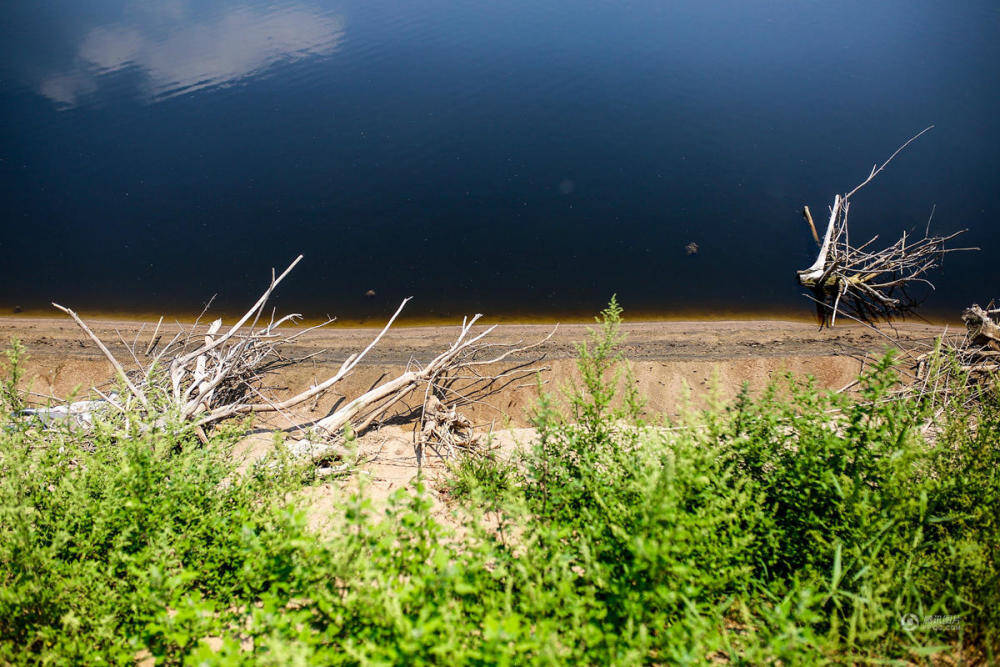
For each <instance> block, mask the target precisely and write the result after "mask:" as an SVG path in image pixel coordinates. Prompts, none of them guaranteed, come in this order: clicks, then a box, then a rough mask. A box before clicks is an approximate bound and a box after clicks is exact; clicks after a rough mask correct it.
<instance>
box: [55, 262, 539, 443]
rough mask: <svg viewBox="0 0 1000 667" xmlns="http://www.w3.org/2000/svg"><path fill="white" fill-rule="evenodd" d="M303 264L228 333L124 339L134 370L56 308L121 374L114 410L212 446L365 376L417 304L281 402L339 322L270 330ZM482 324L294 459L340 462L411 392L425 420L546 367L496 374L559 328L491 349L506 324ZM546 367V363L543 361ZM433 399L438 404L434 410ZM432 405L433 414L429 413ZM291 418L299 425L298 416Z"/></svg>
mask: <svg viewBox="0 0 1000 667" xmlns="http://www.w3.org/2000/svg"><path fill="white" fill-rule="evenodd" d="M301 259H302V256H301V255H300V256H299V257H297V258H296V259H295V260H294V261H293V262H292V263H291V264H290V265H289V266H288V268H287V269H285V270H284V271H283V272H282V273H281V274H280V275H275V273H274V271H272V273H271V281H270V284H269V285H268V287H267V289H266V290H265V291H264V292H263V294H261V296H260V298H259V299H258V300H257V302H256V303H255V304H254V305H253V306H252V307H251V308H250V309H249V310H247V311H246V313H245V314H244V315H243V316H242V317H241V318H240V319H239V320H237V322H236V323H234V324H233V325H232V326H230V327H228V328H224V327H223V323H222V320H221V319H220V320H215V321H214V322H212V324H211V325H210V326H209V327H208V328H207V330H205V331H199V326H198V322H196V323H195V325H193V326H192V327H190V328H188V329H182V330H181V331H180V332H179V333H177V334H176V335H175V336H174V337H173V338H172V339H171V340H170V341H169V342H168V343H167V344H166V345H163V346H160V342H161V340H162V336H159V335H158V333H159V330H160V325H161V324H162V321H163V320H162V318H161V319H160V322H159V323H157V326H156V329H155V330H154V332H153V335H152V336H151V338H150V341H149V343H148V344H147V345H145V346H141V345H140V344H139V341H138V335H137V336H136V338H135V340H133V341H132V342H131V343H128V342H126V341H125V340H124V339H123V338H122V337H121V335H120V334H119V341H120V343H121V344H122V345H123V346H124V348H125V350H126V351H127V356H128V360H127V361H126V362H125V363H122V361H121V360H119V359H118V358H116V357H115V355H114V354H112V352H111V351H110V350H109V349H108V346H107V345H106V344H105V343H104V342H103V341H101V340H100V338H98V336H97V335H96V334H95V333H94V332H93V330H92V329H91V328H90V327H89V326H88V325H87V324H86V323H85V322H84V321H83V320H82V319H81V318H80V317H79V316H78V315H77V314H76V313H75V312H73V311H72V310H70V309H69V308H65V307H63V306H60V305H58V304H53V305H54V306H55V307H56V308H58V309H60V310H62V311H63V312H65V313H66V314H68V315H69V316H70V317H71V318H73V320H74V321H75V322H76V324H77V325H78V326H79V327H80V328H81V329H82V330H83V331H84V333H85V334H86V335H87V336H88V337H89V338H90V339H91V340H92V341H93V342H94V343H95V344H96V345H97V346H98V348H100V350H101V352H102V353H103V354H104V356H105V357H106V358H107V359H108V361H109V362H110V363H111V365H112V366H113V367H114V369H115V374H116V378H117V380H118V381H119V384H120V387H121V390H120V391H119V392H117V393H107V394H105V393H101V392H100V391H99V390H98V389H96V388H95V389H94V391H95V392H96V393H97V394H98V395H99V396H100V397H101V400H102V401H103V402H104V403H105V404H106V405H108V406H111V408H113V409H116V410H119V411H121V412H122V413H123V414H125V415H130V414H139V415H141V416H142V417H143V422H144V423H149V424H153V425H154V426H155V425H157V424H163V423H164V422H165V420H166V419H167V418H168V416H169V417H175V416H176V417H179V418H180V419H181V420H182V421H185V422H188V423H191V424H193V425H194V426H195V428H196V429H197V431H196V432H197V433H198V434H199V437H201V438H202V439H203V440H207V436H206V430H209V429H211V428H213V427H215V426H216V425H217V424H219V423H220V422H222V421H224V420H226V419H229V418H231V417H235V416H239V415H248V414H258V413H266V412H280V413H282V414H286V411H288V410H290V409H292V408H295V407H296V406H299V405H300V404H302V403H305V402H306V401H310V400H313V399H316V398H317V397H319V396H320V395H321V394H323V393H324V392H326V391H328V390H329V389H330V388H331V387H333V386H334V385H336V384H337V383H338V382H340V381H342V380H343V379H344V378H346V377H348V376H349V375H350V374H351V373H352V371H354V370H355V369H356V368H357V366H358V364H359V363H361V361H362V360H363V359H364V358H365V356H366V355H367V354H368V353H369V352H371V350H372V349H373V348H374V347H375V346H376V345H377V344H378V343H379V341H380V340H382V338H383V337H384V336H385V334H386V333H387V332H388V331H389V329H390V327H392V325H393V323H394V322H395V321H396V319H397V318H398V317H399V314H400V313H401V312H402V311H403V308H404V307H405V306H406V304H407V303H408V302H409V300H410V299H409V298H407V299H404V300H403V301H402V303H401V304H400V305H399V307H398V308H397V309H396V312H395V313H394V314H393V315H392V317H391V318H389V321H388V322H387V323H386V325H385V326H384V327H383V328H382V329H381V331H379V333H378V334H377V335H376V336H375V337H374V338H373V339H372V340H371V342H370V343H369V344H368V345H367V346H366V347H365V348H364V349H363V350H361V351H360V352H357V353H355V354H352V355H350V356H348V358H347V359H345V360H344V361H343V363H341V365H340V367H339V368H338V370H337V371H336V372H335V373H333V374H332V375H330V376H329V377H328V378H327V379H325V380H324V381H322V382H319V383H317V384H313V385H312V386H309V387H305V388H303V389H301V390H300V391H299V392H297V393H295V394H294V395H292V396H290V397H287V398H281V399H279V398H278V397H276V396H274V395H273V393H272V392H271V391H270V390H269V389H268V388H267V386H266V384H265V378H266V377H267V376H268V375H270V374H272V373H274V372H275V371H276V370H278V369H280V368H283V367H286V366H289V365H293V364H296V363H299V362H301V361H304V360H305V359H308V358H309V357H308V356H307V357H300V358H295V357H293V356H291V355H290V354H289V353H288V350H290V349H291V348H292V346H293V344H294V343H295V341H296V339H298V338H300V337H301V336H303V335H305V334H307V333H309V332H310V331H313V330H314V329H317V328H319V327H322V326H325V325H327V324H329V323H330V322H332V321H333V320H332V319H331V320H328V321H326V322H324V323H323V324H320V325H318V326H316V327H309V328H306V329H303V330H299V331H295V332H292V333H289V331H288V330H287V329H285V328H283V327H284V326H285V325H288V324H294V323H295V322H297V321H299V320H300V319H301V316H300V315H299V314H290V315H285V316H284V317H280V318H276V317H275V315H274V314H273V311H272V314H271V315H270V316H269V317H267V318H266V323H263V324H262V322H263V321H264V320H265V309H266V307H267V302H268V300H269V299H270V297H271V295H272V293H273V292H274V290H275V288H276V287H277V286H278V284H279V283H280V282H281V281H282V280H283V279H284V278H285V277H286V276H287V275H288V274H289V273H290V272H291V270H292V269H293V268H295V266H296V265H297V264H298V263H299V261H301ZM206 310H207V307H206ZM203 315H204V312H203V313H202V316H203ZM481 317H482V315H478V314H477V315H475V316H474V317H472V318H466V319H464V320H463V322H462V327H461V329H460V332H459V334H458V336H457V338H456V340H455V342H454V343H453V344H452V345H451V346H450V347H449V348H448V349H447V350H445V351H444V352H442V353H441V354H439V355H438V356H437V357H435V358H434V359H432V360H431V361H430V362H428V363H427V364H426V365H421V364H419V363H418V362H416V361H415V360H411V361H410V363H409V364H408V365H407V369H406V371H405V372H404V373H403V374H401V375H399V376H398V377H396V378H393V379H391V380H388V381H386V382H383V383H381V384H378V385H377V386H375V387H373V388H372V389H370V390H369V391H367V392H365V393H364V394H362V395H361V396H358V397H357V398H355V399H353V400H351V401H348V402H347V403H346V404H345V405H343V406H341V407H339V408H337V409H336V410H334V411H333V412H332V413H331V414H329V415H327V416H326V417H324V418H322V419H320V420H318V421H315V422H300V428H301V430H302V431H303V432H308V434H309V437H308V438H305V439H303V440H300V441H298V442H296V443H293V445H292V447H291V449H292V451H293V452H294V453H298V454H300V455H302V456H308V457H311V458H313V459H314V460H317V461H318V460H322V459H327V458H329V457H330V456H331V455H337V454H339V453H341V451H342V450H341V449H340V448H339V446H338V441H339V439H340V438H341V436H342V434H343V432H344V430H345V428H348V427H350V429H351V430H352V431H353V432H355V433H360V432H362V431H364V430H365V429H367V428H369V427H370V426H371V425H372V424H374V423H376V422H377V421H378V420H379V419H381V418H383V417H384V416H385V415H386V414H387V413H388V411H389V410H390V409H391V408H392V407H393V406H395V405H396V404H397V403H399V402H400V401H403V400H404V399H405V398H406V397H407V396H409V395H410V394H414V393H415V392H416V393H419V391H420V390H421V389H423V403H424V412H425V414H427V413H429V414H437V413H438V410H437V408H436V407H435V406H436V405H438V404H440V401H438V399H437V395H438V394H442V393H443V392H450V393H451V394H453V396H452V397H451V398H450V399H449V400H450V401H451V402H452V403H453V404H455V405H458V404H462V403H468V402H475V401H478V400H480V398H481V397H482V396H484V395H489V394H491V393H493V392H494V391H496V390H497V389H498V388H499V387H502V386H503V385H505V384H506V383H509V382H512V381H516V380H518V379H523V378H527V377H529V376H531V375H533V374H535V373H537V372H539V371H540V370H543V369H544V367H539V366H535V365H532V363H523V362H519V363H516V364H515V365H513V366H512V367H508V368H504V369H503V370H501V371H500V372H494V371H495V368H496V366H497V365H498V364H503V363H504V362H507V360H508V359H510V358H511V357H512V356H514V355H518V354H521V353H524V352H526V351H528V350H532V349H534V348H537V347H539V346H540V345H542V344H543V343H545V342H546V341H548V340H549V339H550V338H551V337H552V335H553V333H555V330H553V331H552V332H550V333H549V335H548V336H546V337H544V338H543V339H541V340H539V341H537V342H535V343H531V344H522V342H518V343H514V344H500V343H492V342H486V339H487V337H488V336H489V335H490V334H491V333H492V332H493V331H494V330H495V329H496V325H494V326H491V327H488V328H486V329H485V330H482V331H479V332H476V333H474V332H473V327H474V325H475V324H476V322H477V321H478V320H479V319H480V318H481ZM200 319H201V317H199V321H200ZM310 356H312V355H310ZM538 360H540V358H539V359H535V361H538ZM126 366H129V367H130V368H128V369H127V368H126ZM460 379H464V380H465V382H464V383H463V384H462V385H461V387H459V388H456V384H455V383H456V381H457V380H460ZM431 399H433V400H434V401H438V403H431V402H430V400H431ZM428 406H430V407H431V408H432V409H430V410H428ZM452 412H454V409H452ZM286 416H287V417H288V418H289V421H291V422H292V423H295V421H294V418H293V417H292V416H289V415H288V414H286ZM463 419H464V418H463ZM456 420H457V416H456V419H453V420H452V426H454V425H455V424H456V423H457V421H456ZM425 421H426V420H425ZM466 422H467V420H465V422H462V429H464V431H465V432H467V436H463V437H466V441H467V443H473V442H478V441H477V440H475V439H474V438H473V436H472V435H471V428H472V425H471V423H470V424H467V425H466ZM453 430H454V429H453ZM449 451H451V450H450V449H449Z"/></svg>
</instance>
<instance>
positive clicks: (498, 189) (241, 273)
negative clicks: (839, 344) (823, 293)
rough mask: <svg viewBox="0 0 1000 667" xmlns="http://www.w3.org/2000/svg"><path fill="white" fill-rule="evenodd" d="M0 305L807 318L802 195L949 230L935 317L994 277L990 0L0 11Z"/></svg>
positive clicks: (901, 222) (866, 214) (996, 145)
mask: <svg viewBox="0 0 1000 667" xmlns="http://www.w3.org/2000/svg"><path fill="white" fill-rule="evenodd" d="M0 30H2V34H3V39H2V41H0V54H2V55H0V119H2V125H0V220H2V234H0V306H2V307H3V311H4V312H10V311H11V310H12V309H14V308H15V307H18V308H20V309H21V310H22V311H24V312H37V311H41V310H44V309H45V308H46V307H47V304H48V302H50V301H53V300H56V301H59V302H61V303H64V304H66V305H69V306H73V307H76V308H78V309H81V310H84V311H88V310H89V311H102V312H109V311H118V312H128V311H132V312H137V313H138V312H141V313H149V312H161V311H162V312H167V313H173V314H192V313H195V312H197V311H198V310H199V309H200V307H201V305H202V304H203V303H204V302H205V300H206V299H207V298H208V297H210V296H211V295H213V294H216V293H217V294H218V299H217V304H218V306H219V307H220V308H221V309H223V310H228V311H233V310H236V309H238V308H239V306H241V305H243V304H244V303H245V302H247V301H251V300H252V299H253V298H254V297H255V295H256V293H257V292H258V291H259V290H260V289H261V288H262V286H263V284H265V283H266V279H267V276H268V272H269V270H270V267H272V266H278V267H279V268H281V267H282V266H284V265H285V264H286V263H287V262H288V261H290V260H291V259H292V258H293V257H294V256H295V255H297V254H298V253H302V254H304V255H305V259H304V261H303V263H302V264H301V265H300V267H299V268H298V269H297V270H296V271H295V273H293V274H292V276H291V277H290V278H289V279H288V281H287V283H286V284H284V285H283V286H282V287H281V289H280V292H279V294H278V303H279V304H280V305H281V306H282V307H283V308H284V309H286V310H288V309H293V310H299V311H302V312H304V313H305V314H306V315H308V316H310V317H317V316H320V315H322V314H325V313H330V314H334V315H339V316H341V317H344V318H346V319H349V320H366V321H371V318H378V317H382V316H384V315H385V314H388V313H390V312H391V311H392V309H393V308H394V306H395V305H396V303H397V302H398V300H399V299H400V298H402V297H404V296H414V297H415V300H414V302H413V303H412V306H411V308H410V312H411V314H412V316H413V317H418V318H422V319H428V318H443V317H447V318H452V317H455V316H458V315H460V314H462V313H466V312H485V313H488V314H490V315H493V316H499V317H508V318H512V317H545V318H555V317H572V316H578V315H585V314H591V313H594V312H596V311H597V310H598V309H599V308H600V307H601V306H602V305H603V304H604V303H606V301H607V299H608V297H609V296H610V295H611V294H612V293H617V294H618V295H619V299H620V300H621V301H622V302H623V304H624V305H625V307H626V309H627V311H628V312H630V313H632V314H633V315H636V316H690V315H706V314H723V315H729V314H738V315H754V314H774V313H781V314H784V315H796V314H799V315H803V316H809V315H810V314H811V313H812V308H811V306H810V304H809V302H808V301H807V300H806V299H805V298H804V297H802V296H801V290H800V289H799V288H798V287H797V285H796V283H795V278H794V276H795V270H796V269H799V268H803V267H805V266H807V265H808V264H810V263H811V261H812V259H813V257H812V255H813V253H814V252H815V245H814V244H813V242H812V239H811V236H810V234H809V232H808V228H807V226H806V225H805V223H804V222H803V220H802V218H801V215H800V209H801V206H802V205H803V204H808V205H810V207H811V209H812V211H813V212H814V216H815V217H816V218H818V219H825V216H824V215H823V214H822V212H823V211H824V210H825V209H826V207H827V206H828V205H829V204H830V203H831V202H832V199H833V195H834V193H836V192H844V191H846V190H848V189H850V188H852V187H853V186H854V185H856V184H857V183H858V182H859V181H861V180H862V179H863V178H864V177H865V176H866V175H867V173H868V171H869V170H870V168H871V165H872V164H873V163H875V162H876V161H880V160H881V159H884V158H885V157H887V156H888V155H889V154H890V153H892V151H893V150H894V149H895V148H896V147H897V146H898V145H899V144H901V143H902V142H903V141H904V140H906V139H907V138H908V137H909V136H911V135H913V134H915V133H916V132H918V131H919V130H921V129H923V128H924V127H926V126H928V125H930V124H934V125H935V126H936V127H935V129H934V130H933V131H931V132H929V133H928V134H926V135H924V136H923V137H921V138H920V139H919V140H918V141H917V142H916V143H914V144H913V145H912V146H911V147H910V148H909V149H907V150H906V151H905V152H904V153H903V154H901V155H900V156H899V157H898V158H897V159H896V161H895V162H894V163H893V164H892V165H891V166H890V167H889V168H888V169H887V171H886V172H885V173H884V174H883V175H882V176H880V177H879V179H878V180H877V181H876V182H875V183H873V184H872V185H870V186H869V187H868V188H866V189H865V190H863V191H862V193H860V194H858V195H857V196H856V197H855V199H854V205H853V207H852V227H851V230H852V236H856V237H860V236H871V235H874V234H882V238H883V239H885V240H886V241H889V240H890V239H894V238H895V237H896V236H897V235H898V234H899V232H901V231H902V230H904V229H906V230H910V229H917V230H921V231H922V230H923V229H924V226H925V224H926V223H927V220H928V217H929V215H930V213H931V211H932V209H933V210H934V217H933V220H932V222H931V225H932V229H935V230H937V231H940V232H946V231H951V230H954V229H960V228H966V227H967V228H969V230H970V231H969V233H968V234H967V235H966V238H965V240H964V243H966V244H972V245H978V246H981V247H982V248H983V251H982V252H979V253H974V254H968V255H952V256H950V257H949V258H948V261H947V263H946V266H945V267H944V269H943V270H942V271H940V272H938V273H936V274H935V282H936V284H937V288H938V289H937V291H936V292H935V293H934V294H932V295H931V296H930V297H929V299H928V301H927V302H926V310H925V312H926V313H927V314H929V315H936V314H954V313H955V312H957V309H958V308H960V307H961V306H963V305H966V304H968V303H971V302H972V301H979V302H984V301H986V300H988V299H989V298H991V297H996V296H1000V262H998V261H997V260H996V258H997V256H998V251H1000V247H998V246H1000V224H998V222H997V214H998V209H1000V159H998V158H1000V121H998V118H1000V114H998V108H1000V5H997V3H995V2H981V1H975V0H969V1H967V2H960V3H956V2H946V1H929V0H886V1H885V2H877V3H873V2H860V1H844V2H813V1H808V2H807V1H795V2H792V1H780V0H775V1H770V2H764V1H749V0H720V1H704V0H690V1H680V0H678V1H673V2H671V1H667V0H660V1H654V0H636V1H627V0H620V1H618V2H610V1H593V0H573V1H572V2H569V1H559V0H506V1H505V2H488V1H487V0H478V1H471V0H451V1H445V0H406V1H400V0H393V1H387V0H364V1H361V0H342V1H337V2H308V1H302V2H295V1H284V2H252V1H250V2H207V1H205V0H150V1H147V2H138V1H132V0H128V1H126V0H92V1H91V2H86V3H81V2H79V1H78V0H72V1H69V0H54V1H52V2H46V3H33V2H21V1H14V2H5V3H2V4H0Z"/></svg>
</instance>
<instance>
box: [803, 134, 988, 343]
mask: <svg viewBox="0 0 1000 667" xmlns="http://www.w3.org/2000/svg"><path fill="white" fill-rule="evenodd" d="M931 127H933V126H931ZM930 129H931V128H930V127H928V128H926V129H925V130H923V131H922V132H920V133H919V134H917V135H915V136H914V137H912V138H911V139H910V140H909V141H907V142H906V143H904V144H903V145H902V146H900V147H899V148H898V149H897V150H896V152H895V153H893V154H892V155H891V156H889V159H888V160H886V161H885V162H884V163H882V165H881V166H879V165H875V166H874V167H872V170H871V173H870V174H869V175H868V178H866V179H865V180H864V181H863V182H862V183H860V184H859V185H858V186H857V187H855V188H854V189H853V190H851V191H850V192H849V193H847V194H845V195H840V194H838V195H836V196H835V197H834V200H833V206H832V207H831V209H830V219H829V222H828V223H827V226H826V232H825V233H824V235H823V240H822V241H820V240H819V235H818V234H817V233H816V226H815V224H814V223H813V220H812V215H811V214H810V212H809V207H808V206H806V207H805V208H804V209H803V215H804V216H805V218H806V221H807V222H808V223H809V226H810V228H811V229H812V233H813V238H814V239H815V240H816V242H817V244H819V246H820V249H819V254H818V255H817V257H816V261H815V262H813V264H812V266H810V267H809V268H807V269H804V270H802V271H799V272H798V278H799V284H801V285H802V286H803V287H807V288H809V290H810V291H811V292H812V293H813V300H814V301H815V302H816V304H817V311H818V313H819V315H820V319H821V322H822V323H823V324H824V325H829V326H832V325H833V324H835V323H836V319H837V313H838V312H844V313H845V314H847V315H848V316H849V317H851V318H853V319H858V320H860V321H862V322H866V323H874V322H877V321H880V320H886V321H887V320H890V319H892V318H893V317H894V316H897V315H903V314H906V313H909V312H911V311H912V310H913V309H914V308H915V307H916V306H917V305H918V303H919V299H918V298H917V297H916V296H915V295H914V294H913V293H912V292H911V289H912V288H913V287H914V286H916V285H924V286H927V287H930V288H931V289H933V287H934V285H933V284H932V283H931V282H930V281H929V280H928V279H927V278H926V277H925V276H926V274H927V273H928V272H929V271H931V270H932V269H935V268H937V267H938V266H940V265H941V261H942V259H943V258H944V256H945V255H946V254H948V253H951V252H958V251H962V250H978V248H946V247H945V244H946V243H948V242H949V241H951V240H952V239H954V238H955V237H957V236H959V235H960V234H962V233H964V232H965V231H967V230H961V231H958V232H955V233H953V234H949V235H946V236H936V235H933V236H932V235H931V234H930V222H929V221H928V226H927V229H926V230H925V232H924V235H923V237H922V238H921V237H917V238H916V239H914V238H913V237H912V236H911V235H908V234H906V233H905V232H904V233H903V235H902V237H900V238H899V240H897V241H896V242H895V243H893V244H892V245H890V246H889V247H887V248H884V249H882V250H872V249H871V248H872V246H873V245H874V244H875V242H876V241H877V240H878V236H877V235H876V236H874V237H873V238H871V239H870V240H869V241H867V242H866V243H863V244H861V245H860V246H857V247H855V246H852V245H851V243H850V234H849V232H848V225H847V219H848V213H849V212H850V206H851V197H852V196H853V195H854V194H855V193H856V192H858V190H860V189H861V188H863V187H864V186H865V185H867V184H868V183H870V182H871V181H872V180H873V179H874V178H875V176H877V175H878V174H879V172H881V171H882V170H883V169H885V167H886V166H887V165H888V164H889V163H890V162H891V161H892V159H893V158H895V157H896V156H897V155H898V154H899V153H900V152H901V151H902V150H903V149H904V148H906V147H907V146H908V145H909V144H910V143H911V142H913V141H914V140H916V139H917V137H919V136H920V135H922V134H924V132H927V131H928V130H930Z"/></svg>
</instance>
